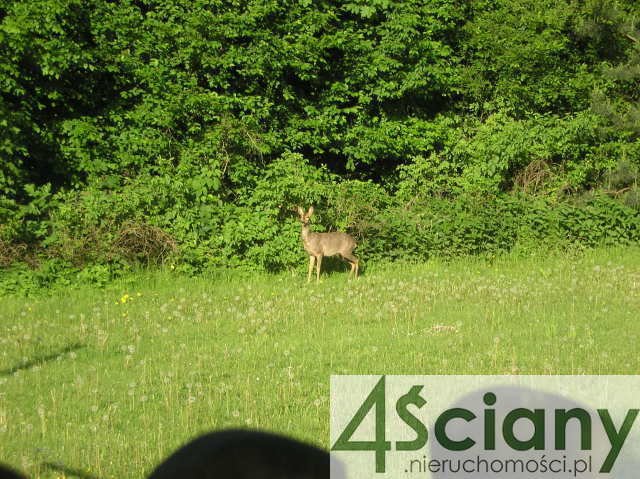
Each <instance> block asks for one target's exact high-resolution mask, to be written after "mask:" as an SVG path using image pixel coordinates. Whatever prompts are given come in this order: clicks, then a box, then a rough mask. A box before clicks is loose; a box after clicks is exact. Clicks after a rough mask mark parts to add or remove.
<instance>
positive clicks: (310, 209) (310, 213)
mask: <svg viewBox="0 0 640 479" xmlns="http://www.w3.org/2000/svg"><path fill="white" fill-rule="evenodd" d="M312 214H313V206H309V211H307V216H311V215H312Z"/></svg>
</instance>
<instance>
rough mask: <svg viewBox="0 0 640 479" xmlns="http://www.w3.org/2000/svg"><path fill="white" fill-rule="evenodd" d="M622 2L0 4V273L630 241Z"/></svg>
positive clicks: (638, 77) (632, 48)
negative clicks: (311, 239) (305, 214)
mask: <svg viewBox="0 0 640 479" xmlns="http://www.w3.org/2000/svg"><path fill="white" fill-rule="evenodd" d="M639 13H640V5H638V4H637V2H635V1H633V0H620V1H617V2H616V1H610V0H584V1H578V0H573V1H571V0H565V1H562V0H560V1H557V0H553V1H551V0H478V1H476V0H474V1H471V0H423V1H419V0H402V1H399V0H398V1H396V0H366V1H365V0H358V1H328V0H322V1H311V0H298V1H293V0H286V1H274V0H161V1H160V0H157V1H156V0H124V1H117V0H22V1H18V0H0V155H1V163H0V267H1V268H2V269H0V276H2V278H3V279H2V280H0V283H2V284H3V286H4V288H5V289H7V288H8V289H11V288H20V287H22V286H24V285H25V284H27V283H29V284H37V285H43V284H46V283H48V282H51V281H54V280H55V281H60V280H61V278H62V280H64V281H75V280H80V281H85V280H86V281H98V282H100V281H106V280H108V279H109V278H111V277H113V276H114V275H117V274H120V273H122V272H124V271H127V270H129V269H131V268H136V267H138V265H143V266H148V265H159V264H165V265H171V267H175V268H177V269H179V270H183V271H190V272H192V271H201V270H205V269H210V268H248V269H262V270H282V269H286V268H291V267H298V265H300V266H303V263H304V262H303V261H301V259H303V258H304V252H303V251H302V248H301V246H300V244H299V224H298V223H297V221H296V217H295V213H294V211H293V207H295V206H296V205H298V204H300V205H304V206H306V205H310V204H314V205H315V207H316V211H317V212H318V213H317V218H316V225H315V227H316V228H317V229H319V230H328V229H343V230H347V231H350V232H351V233H352V234H354V235H355V236H357V237H358V240H359V243H360V246H359V250H358V251H359V254H360V255H361V256H362V257H363V258H364V262H365V264H366V262H367V261H372V260H374V261H375V260H378V259H383V258H384V259H396V258H405V259H415V260H422V259H425V258H428V257H431V256H434V255H435V256H444V257H447V256H458V255H471V254H483V255H495V254H500V253H503V252H513V253H520V252H521V253H528V252H530V251H534V250H538V249H540V248H544V249H549V248H553V249H556V248H560V249H564V248H575V247H578V248H581V247H589V246H594V245H600V244H625V243H636V242H638V241H639V240H640V194H639V190H638V186H637V182H638V169H639V166H640V143H639V142H638V136H639V134H640V104H639V103H638V102H639V100H640V61H639V59H640V32H639V31H638V29H637V27H636V21H637V19H638V14H639ZM65 278H66V279H65Z"/></svg>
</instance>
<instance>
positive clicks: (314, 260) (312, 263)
mask: <svg viewBox="0 0 640 479" xmlns="http://www.w3.org/2000/svg"><path fill="white" fill-rule="evenodd" d="M315 262H316V257H315V256H313V255H309V273H308V274H307V283H310V282H311V273H312V272H313V266H314V265H315Z"/></svg>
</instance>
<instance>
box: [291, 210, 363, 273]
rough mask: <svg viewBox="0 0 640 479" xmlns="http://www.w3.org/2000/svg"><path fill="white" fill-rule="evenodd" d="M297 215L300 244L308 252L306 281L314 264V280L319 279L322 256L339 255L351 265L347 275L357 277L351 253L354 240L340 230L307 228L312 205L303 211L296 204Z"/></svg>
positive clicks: (355, 262) (355, 263) (356, 268)
mask: <svg viewBox="0 0 640 479" xmlns="http://www.w3.org/2000/svg"><path fill="white" fill-rule="evenodd" d="M298 215H299V217H300V222H301V223H302V232H301V235H300V236H301V237H302V245H303V246H304V249H305V250H306V251H307V253H309V273H308V274H307V282H308V283H309V282H311V274H312V272H313V266H314V264H315V266H316V281H320V268H321V267H322V258H324V257H325V256H335V255H340V256H341V257H342V259H344V260H346V261H347V262H348V263H349V264H350V265H351V270H350V271H349V277H351V275H354V277H355V278H357V277H358V262H359V260H358V258H357V257H356V256H354V255H353V249H354V248H355V247H356V246H357V245H358V244H357V243H356V240H354V239H353V237H352V236H351V235H348V234H347V233H342V232H341V231H332V232H329V233H314V232H312V231H311V229H310V228H309V220H310V218H311V215H313V206H311V207H309V210H308V211H307V212H306V213H305V212H304V210H303V209H302V208H301V207H300V206H298Z"/></svg>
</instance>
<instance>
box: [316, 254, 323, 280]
mask: <svg viewBox="0 0 640 479" xmlns="http://www.w3.org/2000/svg"><path fill="white" fill-rule="evenodd" d="M316 260H317V263H316V269H317V272H316V281H320V267H321V266H322V255H318V257H317V258H316Z"/></svg>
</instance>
